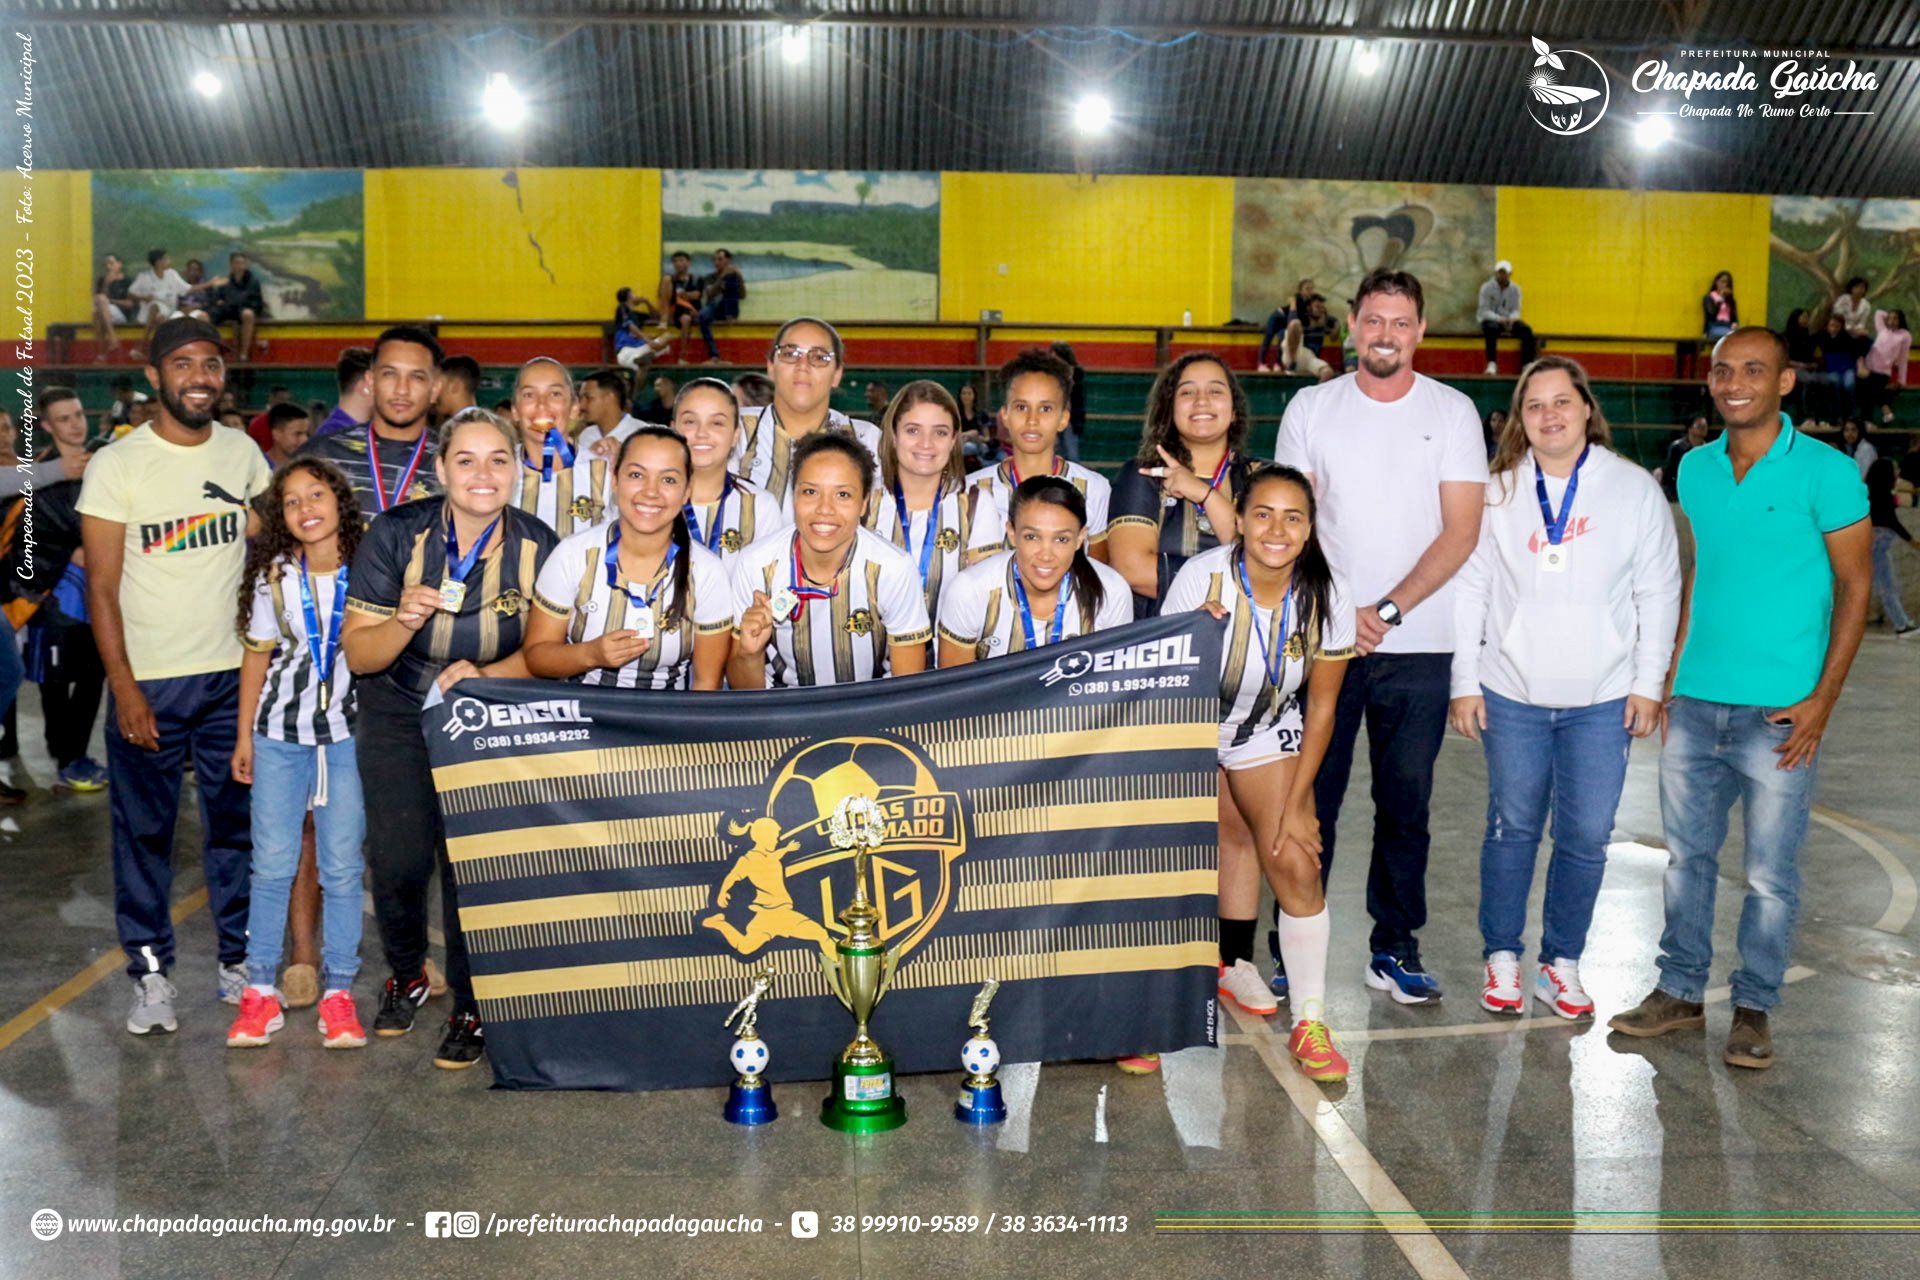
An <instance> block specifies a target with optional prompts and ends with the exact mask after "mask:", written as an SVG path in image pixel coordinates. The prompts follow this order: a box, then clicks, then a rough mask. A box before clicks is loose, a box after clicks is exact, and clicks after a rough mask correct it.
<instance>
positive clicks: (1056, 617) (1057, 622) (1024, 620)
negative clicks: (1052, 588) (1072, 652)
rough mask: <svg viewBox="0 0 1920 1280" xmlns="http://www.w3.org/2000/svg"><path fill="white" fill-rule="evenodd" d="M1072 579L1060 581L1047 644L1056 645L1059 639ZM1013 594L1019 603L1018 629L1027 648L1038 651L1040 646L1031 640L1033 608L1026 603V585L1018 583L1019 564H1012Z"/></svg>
mask: <svg viewBox="0 0 1920 1280" xmlns="http://www.w3.org/2000/svg"><path fill="white" fill-rule="evenodd" d="M1072 587H1073V579H1072V578H1067V577H1063V578H1061V579H1060V599H1059V600H1058V601H1056V602H1055V603H1054V606H1053V629H1052V630H1051V631H1049V632H1047V643H1048V644H1057V643H1058V642H1059V641H1060V640H1061V639H1062V637H1061V634H1060V632H1061V628H1062V627H1063V626H1064V624H1065V623H1066V620H1067V593H1068V592H1069V591H1070V590H1072ZM1013 594H1014V597H1015V598H1016V599H1018V600H1019V601H1020V629H1021V631H1022V632H1024V633H1025V636H1026V641H1027V648H1029V649H1038V648H1039V647H1040V645H1039V644H1038V642H1036V641H1035V640H1034V638H1033V606H1032V605H1030V604H1028V603H1027V584H1026V583H1024V582H1022V581H1020V562H1019V561H1018V560H1016V561H1014V562H1013Z"/></svg>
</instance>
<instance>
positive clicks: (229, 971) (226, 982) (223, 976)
mask: <svg viewBox="0 0 1920 1280" xmlns="http://www.w3.org/2000/svg"><path fill="white" fill-rule="evenodd" d="M246 989H247V966H245V965H244V964H223V965H221V966H220V1003H221V1004H239V1003H240V997H241V995H243V994H244V993H245V992H246Z"/></svg>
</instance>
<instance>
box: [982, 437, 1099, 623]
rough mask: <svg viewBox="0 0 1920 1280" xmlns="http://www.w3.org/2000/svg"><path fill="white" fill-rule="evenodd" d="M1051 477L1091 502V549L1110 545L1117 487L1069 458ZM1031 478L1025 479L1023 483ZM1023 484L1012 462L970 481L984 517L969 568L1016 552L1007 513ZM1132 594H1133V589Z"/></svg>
mask: <svg viewBox="0 0 1920 1280" xmlns="http://www.w3.org/2000/svg"><path fill="white" fill-rule="evenodd" d="M1050 474H1052V475H1055V476H1058V477H1060V479H1062V480H1065V481H1067V482H1068V483H1069V484H1071V485H1072V486H1073V487H1074V488H1076V489H1078V490H1079V491H1080V496H1081V497H1082V498H1085V499H1086V500H1087V545H1088V546H1092V545H1094V544H1095V543H1097V542H1104V541H1106V537H1107V507H1108V504H1109V501H1110V499H1111V497H1112V494H1113V486H1112V485H1110V484H1108V483H1107V478H1106V477H1105V476H1103V475H1101V474H1100V473H1099V472H1098V471H1094V470H1092V469H1091V468H1089V467H1083V466H1081V465H1080V464H1079V463H1077V462H1071V461H1069V460H1067V459H1066V458H1055V459H1054V463H1053V471H1052V472H1051V473H1050ZM1030 478H1031V477H1028V476H1022V477H1020V480H1025V479H1030ZM1020 480H1016V479H1014V472H1013V459H1011V458H1009V459H1007V460H1006V461H1005V462H1002V463H1001V464H1000V465H999V466H997V467H988V468H986V469H985V470H982V471H976V472H974V473H973V474H972V475H970V476H968V477H967V487H968V488H969V489H978V490H980V493H981V501H980V514H979V516H978V517H977V518H976V520H975V521H974V528H973V538H974V540H973V542H971V543H969V544H968V546H967V563H968V564H977V563H979V562H980V561H981V560H984V559H985V558H986V557H988V556H990V555H992V554H994V553H995V552H996V551H1006V550H1009V549H1011V548H1012V546H1013V544H1012V543H1011V542H1009V541H1007V509H1008V507H1009V506H1011V505H1012V503H1013V491H1014V490H1015V489H1017V488H1019V487H1020ZM1128 590H1129V592H1131V590H1132V588H1128Z"/></svg>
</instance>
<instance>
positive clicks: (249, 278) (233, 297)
mask: <svg viewBox="0 0 1920 1280" xmlns="http://www.w3.org/2000/svg"><path fill="white" fill-rule="evenodd" d="M209 295H210V296H209V298H208V309H207V318H208V319H210V320H212V321H213V323H214V324H215V326H219V325H223V324H230V325H233V326H234V339H235V340H234V348H233V351H234V360H235V361H236V362H238V363H240V364H245V363H246V362H247V361H248V360H251V359H252V358H253V330H254V325H255V324H257V323H258V322H259V320H260V318H261V317H262V316H264V315H266V314H267V301H266V298H265V297H264V296H263V295H262V293H261V291H260V277H259V276H256V275H254V274H253V267H252V265H251V264H250V263H249V262H248V260H247V255H246V254H244V253H230V254H228V255H227V274H226V275H224V276H221V277H220V278H219V279H218V280H215V281H214V282H213V287H212V289H211V290H210V291H209Z"/></svg>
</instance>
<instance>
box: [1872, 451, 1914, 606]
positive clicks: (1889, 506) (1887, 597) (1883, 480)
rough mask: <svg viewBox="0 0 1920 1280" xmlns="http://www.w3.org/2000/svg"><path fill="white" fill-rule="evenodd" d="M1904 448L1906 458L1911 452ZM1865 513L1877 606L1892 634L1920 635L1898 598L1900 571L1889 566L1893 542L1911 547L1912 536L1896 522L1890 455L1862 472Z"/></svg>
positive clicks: (1893, 478) (1895, 499)
mask: <svg viewBox="0 0 1920 1280" xmlns="http://www.w3.org/2000/svg"><path fill="white" fill-rule="evenodd" d="M1914 452H1915V451H1913V450H1908V454H1907V456H1908V457H1912V456H1913V455H1914ZM1866 480H1867V514H1868V516H1869V517H1870V518H1871V520H1872V521H1873V589H1874V591H1875V592H1876V593H1878V595H1879V596H1880V608H1881V611H1882V614H1883V616H1884V617H1885V619H1886V622H1887V625H1888V626H1890V627H1892V628H1893V634H1894V635H1895V637H1897V638H1899V639H1902V640H1905V639H1907V638H1908V637H1910V636H1913V635H1916V634H1920V629H1916V628H1915V626H1914V624H1913V621H1912V620H1911V619H1910V618H1908V617H1907V610H1906V602H1905V601H1903V600H1902V599H1901V597H1900V571H1899V570H1897V569H1895V568H1894V567H1893V544H1894V542H1895V540H1896V539H1897V540H1899V541H1901V542H1904V543H1906V544H1907V550H1909V551H1912V550H1914V544H1913V535H1912V534H1911V533H1908V532H1907V527H1906V526H1905V525H1904V524H1901V523H1900V513H1899V511H1898V510H1897V509H1896V506H1897V503H1898V499H1897V498H1896V497H1895V496H1894V487H1895V485H1896V483H1897V477H1896V475H1895V472H1894V468H1893V460H1892V459H1891V458H1880V459H1877V460H1876V461H1875V462H1874V464H1873V466H1872V467H1870V468H1868V470H1867V472H1866Z"/></svg>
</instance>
